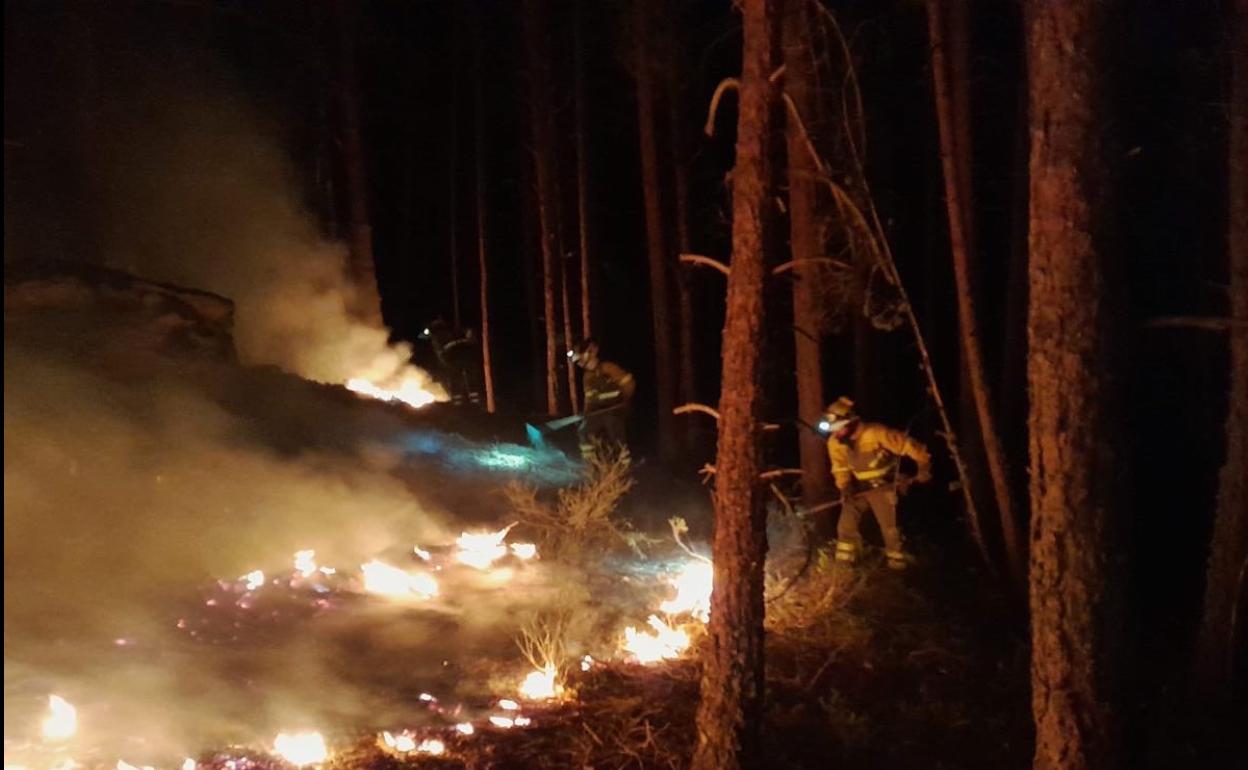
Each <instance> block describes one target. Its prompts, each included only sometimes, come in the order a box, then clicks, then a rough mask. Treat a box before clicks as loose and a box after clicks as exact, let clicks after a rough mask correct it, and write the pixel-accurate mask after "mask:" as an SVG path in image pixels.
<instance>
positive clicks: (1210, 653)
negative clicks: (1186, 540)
mask: <svg viewBox="0 0 1248 770" xmlns="http://www.w3.org/2000/svg"><path fill="white" fill-rule="evenodd" d="M1232 8H1233V10H1232V19H1231V24H1230V25H1229V26H1230V29H1231V34H1230V42H1231V57H1230V58H1231V89H1230V108H1231V109H1230V123H1229V125H1228V134H1227V156H1228V157H1227V161H1228V163H1227V169H1228V173H1229V176H1228V181H1229V186H1228V201H1229V204H1230V205H1229V210H1228V212H1227V214H1228V219H1227V247H1228V249H1229V266H1230V270H1229V272H1230V293H1231V319H1230V321H1231V323H1230V329H1229V334H1230V342H1229V344H1230V363H1231V383H1230V394H1229V397H1228V402H1227V414H1226V460H1225V462H1224V464H1223V465H1222V472H1221V474H1220V475H1219V477H1218V502H1217V509H1216V512H1215V518H1214V525H1213V539H1212V541H1211V543H1210V548H1209V566H1208V570H1207V572H1206V575H1205V601H1204V613H1203V616H1202V618H1201V624H1200V637H1199V643H1198V644H1199V646H1198V655H1197V661H1198V663H1199V665H1198V672H1197V673H1198V676H1199V678H1200V681H1201V685H1202V690H1203V692H1204V694H1205V695H1206V696H1212V697H1215V698H1225V697H1227V696H1228V695H1229V694H1230V690H1231V687H1232V685H1233V683H1234V679H1235V655H1236V649H1237V648H1236V646H1235V640H1236V639H1240V640H1242V639H1244V638H1248V632H1246V630H1245V625H1244V623H1245V621H1244V619H1243V618H1242V617H1238V612H1237V608H1240V607H1242V606H1243V603H1244V599H1245V596H1246V595H1248V0H1235V3H1234V5H1233V7H1232Z"/></svg>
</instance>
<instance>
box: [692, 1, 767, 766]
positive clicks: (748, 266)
mask: <svg viewBox="0 0 1248 770" xmlns="http://www.w3.org/2000/svg"><path fill="white" fill-rule="evenodd" d="M741 6H742V14H743V16H744V43H743V51H742V68H741V69H742V72H741V87H740V108H739V110H740V114H739V116H738V118H737V150H736V166H735V168H734V169H733V176H732V179H733V182H732V265H731V271H730V273H729V276H728V307H727V317H726V318H725V321H724V339H723V381H722V390H721V393H720V399H719V414H720V419H719V449H718V452H717V454H716V459H715V466H716V469H717V473H716V478H715V534H714V538H713V542H712V557H713V559H714V562H715V578H714V580H715V588H714V592H713V593H712V595H711V619H710V623H709V625H708V627H707V634H708V637H709V638H708V643H707V646H706V650H705V653H704V657H703V663H702V700H701V703H700V704H699V707H698V719H697V726H698V743H697V747H696V748H695V750H694V755H693V763H692V768H693V770H736V769H737V768H743V767H754V766H758V761H759V757H758V756H757V752H758V731H759V726H760V724H761V722H762V704H763V691H764V677H763V614H764V609H763V564H764V562H765V560H766V556H767V526H766V525H767V517H766V512H765V510H764V508H763V505H762V502H763V501H762V495H761V492H760V489H759V483H758V473H759V469H760V468H759V466H760V463H761V457H760V450H759V434H760V424H759V412H760V406H761V401H762V398H761V392H760V391H761V388H760V386H759V379H760V376H761V369H762V367H761V358H762V350H761V348H762V344H763V275H764V258H763V257H764V255H763V246H764V244H765V243H766V238H765V226H764V225H765V219H766V212H767V201H768V198H767V196H768V189H767V185H768V181H769V179H770V169H769V168H768V166H769V162H768V137H769V135H770V128H771V99H770V94H769V93H768V92H769V88H768V83H767V77H768V75H769V74H770V73H771V70H772V61H771V45H772V25H773V20H772V14H773V11H772V8H771V5H770V4H769V3H768V2H767V0H743V2H742V4H741Z"/></svg>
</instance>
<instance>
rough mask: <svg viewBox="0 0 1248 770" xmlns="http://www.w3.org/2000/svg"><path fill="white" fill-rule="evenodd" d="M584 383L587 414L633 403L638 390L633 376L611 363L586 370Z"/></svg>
mask: <svg viewBox="0 0 1248 770" xmlns="http://www.w3.org/2000/svg"><path fill="white" fill-rule="evenodd" d="M584 383H585V412H586V413H587V414H588V413H592V412H596V411H599V410H602V409H606V408H608V407H611V406H615V405H616V404H620V403H627V402H629V401H632V399H633V393H634V392H635V391H636V390H637V383H636V381H634V380H633V375H632V374H630V373H629V372H628V371H626V370H625V369H624V368H623V367H621V366H620V365H619V364H615V363H612V362H610V361H599V362H598V366H596V367H594V368H593V369H586V370H585V379H584Z"/></svg>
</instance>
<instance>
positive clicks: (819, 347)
mask: <svg viewBox="0 0 1248 770" xmlns="http://www.w3.org/2000/svg"><path fill="white" fill-rule="evenodd" d="M782 27H783V38H784V92H785V93H786V94H788V97H789V98H790V99H791V100H792V101H793V107H794V108H795V111H796V112H797V114H798V115H799V116H800V117H801V118H802V119H803V120H806V121H809V120H811V116H813V115H814V114H815V108H814V82H815V54H814V50H813V49H812V47H811V40H810V33H811V30H812V29H813V28H814V21H813V19H811V18H810V11H809V6H808V5H807V3H806V2H805V1H804V0H789V1H788V2H786V3H785V5H784V19H783V22H782ZM786 115H787V116H788V119H787V124H786V126H785V136H786V144H787V154H788V162H789V174H788V182H789V247H790V250H791V252H792V256H793V259H795V260H799V264H798V265H796V266H795V267H794V270H793V278H794V280H793V346H794V348H795V353H796V355H795V359H796V360H795V364H796V378H797V416H798V418H799V419H800V420H801V422H802V423H805V425H804V426H799V427H798V449H799V451H800V454H801V461H802V499H803V500H804V501H805V502H806V503H807V504H808V505H814V504H817V503H820V502H822V501H823V500H825V499H827V496H828V491H829V485H828V480H829V479H830V478H831V476H830V473H831V471H830V470H829V467H828V451H827V447H826V446H825V444H824V440H823V437H822V436H820V435H819V434H818V433H816V432H815V430H814V428H813V426H815V425H818V424H819V420H820V415H821V414H822V413H823V406H824V403H825V401H824V398H823V363H822V352H823V343H822V339H821V335H820V323H819V317H820V307H819V295H818V290H817V286H816V282H817V281H818V276H819V272H818V270H819V268H818V265H817V264H816V263H815V262H814V261H813V260H815V259H816V258H817V257H819V255H820V251H821V245H822V244H820V238H819V215H818V211H817V209H816V206H817V203H816V193H817V185H818V174H819V172H818V170H817V169H816V168H815V161H814V159H813V158H812V157H811V156H810V151H809V149H807V147H806V142H805V140H804V139H803V137H804V129H803V127H802V126H800V125H798V124H797V121H796V119H795V118H794V116H793V114H792V112H787V113H786ZM800 260H810V261H808V262H807V263H806V264H804V265H803V264H800Z"/></svg>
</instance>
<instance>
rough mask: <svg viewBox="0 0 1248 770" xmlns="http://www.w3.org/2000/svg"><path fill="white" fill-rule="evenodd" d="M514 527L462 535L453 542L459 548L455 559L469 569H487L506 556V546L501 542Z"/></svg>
mask: <svg viewBox="0 0 1248 770" xmlns="http://www.w3.org/2000/svg"><path fill="white" fill-rule="evenodd" d="M514 526H515V525H514V524H512V525H511V526H509V527H505V528H503V529H500V530H499V531H497V532H464V533H462V534H461V535H460V536H459V539H458V540H456V541H455V544H456V545H458V546H459V552H458V553H456V554H455V558H456V559H457V560H458V561H459V563H460V564H467V565H468V566H469V567H476V568H477V569H489V567H490V565H491V564H493V563H494V562H496V561H498V560H499V559H501V558H503V557H504V556H506V555H507V546H506V545H504V544H503V540H504V538H506V537H507V533H508V532H510V531H511V527H514Z"/></svg>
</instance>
